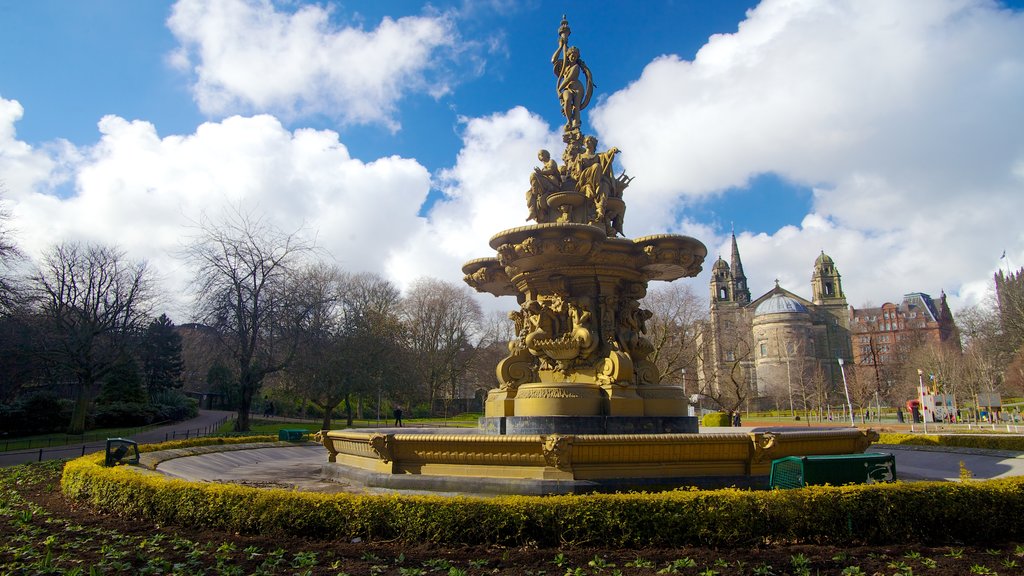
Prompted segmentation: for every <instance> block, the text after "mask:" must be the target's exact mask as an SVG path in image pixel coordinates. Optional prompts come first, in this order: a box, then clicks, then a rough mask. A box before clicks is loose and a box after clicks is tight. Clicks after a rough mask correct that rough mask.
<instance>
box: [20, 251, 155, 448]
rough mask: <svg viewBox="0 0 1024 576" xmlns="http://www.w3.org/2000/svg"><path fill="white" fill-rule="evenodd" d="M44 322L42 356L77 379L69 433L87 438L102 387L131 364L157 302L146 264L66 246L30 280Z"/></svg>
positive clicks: (119, 254) (119, 253)
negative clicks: (90, 415) (90, 412)
mask: <svg viewBox="0 0 1024 576" xmlns="http://www.w3.org/2000/svg"><path fill="white" fill-rule="evenodd" d="M30 286H31V293H32V296H33V297H34V301H35V302H37V303H38V309H39V312H40V316H41V318H42V323H41V328H42V330H43V333H42V335H41V336H42V338H41V344H42V353H43V354H44V355H45V356H46V357H47V358H48V359H49V360H50V361H52V362H54V363H55V364H57V365H59V366H60V367H62V368H63V369H64V370H66V371H67V372H68V373H69V374H70V376H71V377H72V383H73V386H74V390H75V408H74V412H73V414H72V417H71V423H70V425H69V427H68V431H69V432H70V433H72V434H81V433H82V432H83V431H84V429H85V419H86V414H87V412H88V408H89V404H90V402H91V401H92V398H93V397H94V396H95V394H96V392H97V390H98V388H99V384H100V382H101V381H102V380H103V378H104V377H106V376H107V375H108V374H110V372H111V371H112V370H114V369H115V368H117V367H118V366H119V365H120V364H123V363H124V362H126V361H128V360H129V358H130V356H131V352H132V350H131V348H132V346H133V345H134V344H135V342H136V341H137V338H136V336H137V335H138V334H139V333H140V332H141V330H142V329H144V328H145V324H146V322H147V320H148V317H149V313H150V305H151V300H152V292H151V287H150V284H149V281H148V277H147V273H146V265H145V263H143V262H128V261H127V260H126V258H125V254H124V252H122V251H121V250H119V249H117V248H111V247H107V246H99V245H81V244H76V243H67V244H60V245H58V246H56V247H54V248H52V249H51V250H50V251H49V252H48V253H46V254H45V255H44V256H43V263H42V266H41V267H40V268H39V270H38V271H37V272H36V274H35V275H33V276H32V278H31V279H30Z"/></svg>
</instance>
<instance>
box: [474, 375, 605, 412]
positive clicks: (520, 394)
mask: <svg viewBox="0 0 1024 576" xmlns="http://www.w3.org/2000/svg"><path fill="white" fill-rule="evenodd" d="M603 409H604V394H603V393H602V392H601V389H600V388H598V387H597V386H595V385H594V384H576V383H565V382H562V383H559V384H545V383H541V382H534V383H531V384H523V385H521V386H519V389H518V391H517V392H516V397H515V411H514V412H513V414H515V415H516V416H601V415H602V414H603ZM485 415H486V416H491V413H490V412H485Z"/></svg>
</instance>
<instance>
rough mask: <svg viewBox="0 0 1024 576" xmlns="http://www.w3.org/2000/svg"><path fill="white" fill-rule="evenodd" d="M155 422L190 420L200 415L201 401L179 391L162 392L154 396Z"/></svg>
mask: <svg viewBox="0 0 1024 576" xmlns="http://www.w3.org/2000/svg"><path fill="white" fill-rule="evenodd" d="M152 403H153V408H154V411H155V412H156V415H155V420H154V421H155V422H167V421H174V422H177V421H179V420H188V419H189V418H195V417H196V415H197V414H199V401H198V400H196V399H195V398H189V397H188V396H185V394H183V393H182V392H180V391H178V390H162V391H160V392H158V393H156V394H154V395H153V398H152Z"/></svg>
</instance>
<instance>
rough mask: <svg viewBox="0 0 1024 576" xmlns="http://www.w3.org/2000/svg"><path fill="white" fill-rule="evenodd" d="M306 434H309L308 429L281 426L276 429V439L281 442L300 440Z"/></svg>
mask: <svg viewBox="0 0 1024 576" xmlns="http://www.w3.org/2000/svg"><path fill="white" fill-rule="evenodd" d="M306 434H309V430H297V429H294V428H282V429H280V430H278V431H277V439H278V440H280V441H282V442H301V441H302V437H303V436H305V435H306Z"/></svg>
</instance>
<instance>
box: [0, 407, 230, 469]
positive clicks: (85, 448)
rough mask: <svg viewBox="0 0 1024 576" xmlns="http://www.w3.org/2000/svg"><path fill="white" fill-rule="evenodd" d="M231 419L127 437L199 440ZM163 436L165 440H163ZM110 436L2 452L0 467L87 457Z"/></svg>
mask: <svg viewBox="0 0 1024 576" xmlns="http://www.w3.org/2000/svg"><path fill="white" fill-rule="evenodd" d="M229 419H230V417H229V416H225V417H224V418H221V419H220V420H218V421H216V422H214V423H213V424H210V425H208V426H202V427H198V428H186V429H184V430H171V431H170V432H159V431H156V430H154V429H152V428H149V427H146V428H148V429H147V430H142V431H140V432H137V433H136V434H132V435H130V436H127V437H129V438H134V437H138V438H134V439H136V440H138V441H140V443H143V444H145V443H154V442H165V441H168V440H172V439H187V438H199V437H202V436H209V435H210V434H213V433H215V432H216V431H217V430H218V429H219V428H220V427H221V426H223V425H224V423H225V422H227V421H228V420H229ZM161 436H163V440H161ZM108 437H109V436H103V437H101V438H102V439H97V441H89V442H83V443H82V444H81V445H79V446H66V447H63V448H39V449H38V450H24V451H9V452H0V466H10V465H14V464H24V463H26V462H33V461H35V462H42V461H43V460H56V459H59V458H72V457H76V456H85V455H86V454H87V453H89V452H95V451H97V450H103V449H104V447H105V445H106V439H107V438H108Z"/></svg>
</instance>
